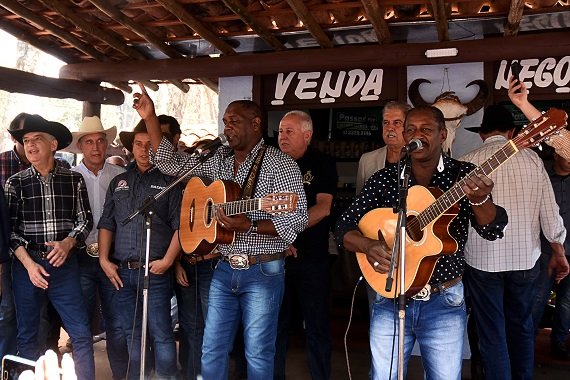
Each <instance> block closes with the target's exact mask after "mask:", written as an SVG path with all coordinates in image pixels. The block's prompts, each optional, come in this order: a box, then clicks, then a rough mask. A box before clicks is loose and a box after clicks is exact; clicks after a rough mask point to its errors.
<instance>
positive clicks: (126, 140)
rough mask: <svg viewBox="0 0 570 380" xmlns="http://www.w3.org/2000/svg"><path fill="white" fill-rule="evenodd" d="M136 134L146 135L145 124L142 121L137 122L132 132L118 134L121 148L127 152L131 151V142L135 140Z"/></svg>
mask: <svg viewBox="0 0 570 380" xmlns="http://www.w3.org/2000/svg"><path fill="white" fill-rule="evenodd" d="M137 133H147V132H146V124H145V123H144V120H141V121H139V122H138V124H137V125H136V126H135V128H134V129H133V131H132V132H121V133H119V138H120V139H121V143H123V146H124V147H125V148H126V149H127V150H128V151H129V152H132V151H133V140H134V139H135V135H136V134H137Z"/></svg>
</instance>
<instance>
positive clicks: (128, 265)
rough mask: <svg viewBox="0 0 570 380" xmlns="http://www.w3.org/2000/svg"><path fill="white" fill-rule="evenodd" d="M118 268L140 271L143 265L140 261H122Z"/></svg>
mask: <svg viewBox="0 0 570 380" xmlns="http://www.w3.org/2000/svg"><path fill="white" fill-rule="evenodd" d="M119 267H121V268H123V269H142V268H144V263H143V262H141V261H123V262H122V263H120V264H119Z"/></svg>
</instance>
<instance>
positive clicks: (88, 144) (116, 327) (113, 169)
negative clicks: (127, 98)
mask: <svg viewBox="0 0 570 380" xmlns="http://www.w3.org/2000/svg"><path fill="white" fill-rule="evenodd" d="M116 135H117V128H116V127H111V128H108V129H104V128H103V124H101V119H99V117H97V116H89V117H86V118H84V119H83V122H82V123H81V126H80V127H79V131H77V132H72V136H73V141H72V143H71V144H70V145H69V147H67V148H66V151H68V152H71V153H81V154H83V160H82V161H81V163H80V164H79V165H77V166H75V167H74V168H73V169H72V170H73V171H76V172H78V173H81V175H83V179H84V180H85V184H86V186H87V193H88V195H89V205H90V206H91V211H92V213H93V224H94V225H95V226H96V225H97V223H99V218H100V217H101V214H102V213H103V205H104V203H105V194H106V193H107V188H108V187H109V183H110V182H111V180H112V179H113V178H115V177H116V176H117V175H119V174H121V173H123V172H124V171H125V169H124V168H121V167H119V166H116V165H113V164H109V163H107V162H106V160H105V158H106V153H107V147H108V146H109V143H111V142H112V141H113V140H115V136H116ZM97 232H98V230H97V228H93V229H92V230H91V233H90V234H89V236H88V237H87V239H86V240H85V245H84V246H82V247H80V248H79V249H78V251H77V258H78V260H79V273H80V281H81V291H82V293H83V297H84V299H85V303H86V304H87V313H88V315H89V317H90V318H91V319H92V318H93V316H94V315H95V314H96V313H98V310H97V309H96V307H95V306H96V293H97V290H99V298H100V300H101V310H102V314H103V319H104V321H105V331H106V338H107V339H106V344H107V357H108V358H109V364H110V366H111V371H112V372H113V379H123V378H124V377H125V376H126V372H127V361H128V352H127V341H126V339H125V335H124V334H123V330H122V329H121V322H120V319H119V315H118V310H119V308H120V305H119V304H118V303H117V297H116V292H115V288H114V287H113V286H112V284H111V283H110V282H109V280H108V279H107V276H106V275H105V272H103V269H101V266H100V265H99V248H98V245H97V235H98V234H97Z"/></svg>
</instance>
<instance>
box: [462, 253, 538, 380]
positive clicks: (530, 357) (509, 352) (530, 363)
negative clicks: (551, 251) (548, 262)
mask: <svg viewBox="0 0 570 380" xmlns="http://www.w3.org/2000/svg"><path fill="white" fill-rule="evenodd" d="M539 272H540V264H539V262H538V261H537V263H536V264H535V266H534V267H533V268H532V269H529V270H520V271H508V272H495V273H493V272H484V271H480V270H477V269H475V268H472V267H469V266H467V268H466V270H465V284H466V286H467V287H468V289H469V295H470V297H471V301H472V313H473V317H474V318H475V322H476V326H477V334H478V336H479V349H480V351H481V359H482V361H483V368H484V369H485V374H486V379H500V380H508V379H511V378H512V379H520V380H525V379H529V380H530V379H532V377H533V368H534V323H533V320H532V307H533V304H534V296H535V293H536V292H535V290H534V283H535V281H536V278H537V277H538V275H539Z"/></svg>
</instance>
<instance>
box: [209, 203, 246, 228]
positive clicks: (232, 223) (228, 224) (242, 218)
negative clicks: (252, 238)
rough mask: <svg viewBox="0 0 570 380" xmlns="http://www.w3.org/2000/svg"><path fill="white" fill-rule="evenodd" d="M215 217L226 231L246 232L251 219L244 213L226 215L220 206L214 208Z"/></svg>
mask: <svg viewBox="0 0 570 380" xmlns="http://www.w3.org/2000/svg"><path fill="white" fill-rule="evenodd" d="M216 219H217V220H218V223H220V224H221V225H222V227H223V228H225V229H226V230H228V231H234V232H247V231H248V230H249V228H250V227H251V220H249V218H248V217H247V216H246V215H245V214H238V215H234V216H227V215H226V213H225V212H224V209H223V208H222V207H217V208H216Z"/></svg>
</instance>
